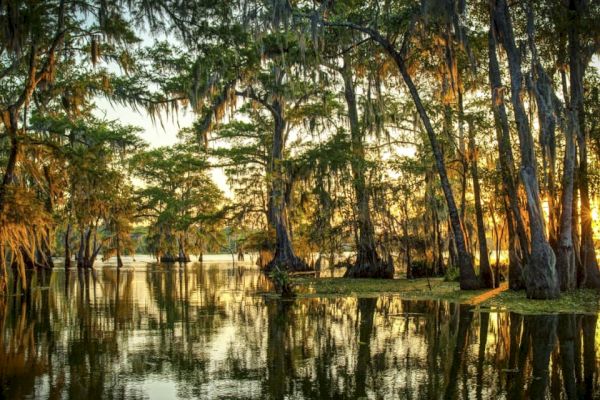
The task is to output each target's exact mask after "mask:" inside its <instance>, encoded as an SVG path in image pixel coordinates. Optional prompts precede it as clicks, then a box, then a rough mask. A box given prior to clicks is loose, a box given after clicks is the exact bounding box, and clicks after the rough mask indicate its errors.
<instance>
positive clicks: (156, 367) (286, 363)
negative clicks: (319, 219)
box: [0, 259, 600, 400]
mask: <svg viewBox="0 0 600 400" xmlns="http://www.w3.org/2000/svg"><path fill="white" fill-rule="evenodd" d="M33 286H34V289H33V290H32V291H31V295H30V296H28V297H10V298H8V300H7V301H6V302H5V304H3V305H2V307H3V310H0V317H1V318H0V398H5V399H11V400H18V399H29V398H34V399H171V398H181V399H191V398H201V399H269V398H271V399H283V398H290V399H303V398H307V399H314V398H317V399H319V398H322V399H329V398H340V399H341V398H343V399H346V398H373V399H393V398H401V399H404V398H406V399H437V398H450V399H464V398H469V399H489V398H493V399H518V398H544V397H547V398H594V397H597V396H599V395H600V384H599V382H598V371H599V368H600V365H599V359H598V357H597V355H598V351H597V347H598V344H600V338H599V339H596V332H597V330H596V326H597V316H596V315H558V316H557V315H519V314H514V313H506V312H483V311H482V312H480V311H479V310H477V309H476V308H473V307H470V306H465V305H457V304H453V303H447V302H439V301H408V300H403V299H402V298H400V297H398V296H382V297H380V298H355V297H342V298H332V297H329V298H320V299H319V298H304V299H296V300H295V301H280V300H277V299H274V298H272V297H271V296H264V295H263V293H264V292H267V291H270V290H271V287H270V283H269V281H268V280H267V279H266V278H265V277H264V275H262V274H261V273H260V272H259V271H258V270H257V269H256V268H255V267H253V266H251V264H250V263H249V262H248V263H240V264H238V265H236V266H235V267H234V266H232V264H231V262H229V261H225V259H223V260H221V261H219V262H210V261H209V262H205V263H204V264H202V265H201V264H198V263H190V264H188V265H187V266H185V267H179V266H166V265H153V264H148V265H147V264H146V263H144V262H139V261H138V262H137V263H133V262H128V263H126V268H124V269H123V270H121V271H119V272H118V271H117V270H116V269H115V268H114V266H111V265H105V266H99V267H98V268H97V269H96V270H95V272H93V273H92V272H87V273H83V272H82V273H78V271H77V270H72V271H71V272H70V273H68V274H66V273H65V272H64V270H63V269H62V268H60V267H58V268H56V269H55V270H54V271H53V272H45V273H42V272H38V273H37V274H36V275H35V276H34V277H33Z"/></svg>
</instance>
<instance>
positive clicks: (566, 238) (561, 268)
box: [556, 106, 577, 290]
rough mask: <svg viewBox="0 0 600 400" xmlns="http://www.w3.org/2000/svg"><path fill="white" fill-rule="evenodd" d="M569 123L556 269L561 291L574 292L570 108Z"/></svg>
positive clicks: (573, 125) (572, 124) (572, 121)
mask: <svg viewBox="0 0 600 400" xmlns="http://www.w3.org/2000/svg"><path fill="white" fill-rule="evenodd" d="M568 118H569V123H568V127H567V130H566V132H565V141H566V148H565V158H564V162H563V178H562V198H561V215H560V230H559V237H558V243H557V246H556V268H557V270H558V275H559V277H560V288H561V290H572V289H575V287H576V286H577V268H576V264H575V252H574V248H573V205H574V201H573V185H574V177H575V157H576V151H575V140H574V136H575V135H574V131H575V130H576V129H577V128H576V118H577V117H576V116H575V112H574V110H573V109H572V107H571V106H569V116H568Z"/></svg>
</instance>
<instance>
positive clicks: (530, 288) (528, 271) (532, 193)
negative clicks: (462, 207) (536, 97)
mask: <svg viewBox="0 0 600 400" xmlns="http://www.w3.org/2000/svg"><path fill="white" fill-rule="evenodd" d="M490 7H491V9H490V14H491V24H492V25H491V26H492V27H493V28H494V29H495V33H497V35H498V37H499V38H500V41H501V43H502V45H503V47H504V49H505V50H506V55H507V58H508V69H509V72H510V80H511V88H510V89H511V100H512V105H513V109H514V113H515V120H516V125H517V132H518V134H519V149H520V153H521V170H520V176H521V181H522V182H523V187H524V188H525V192H526V196H527V202H526V204H527V213H528V216H529V231H530V234H531V254H530V258H529V262H528V263H527V265H526V266H525V284H526V290H527V297H529V298H533V299H552V298H557V297H558V296H559V295H560V290H559V279H558V274H557V272H556V257H555V255H554V251H553V250H552V248H551V247H550V244H549V243H548V239H547V237H546V232H545V226H544V218H543V213H542V207H541V201H540V194H539V184H538V179H537V173H536V165H535V154H534V143H533V136H532V134H531V129H530V126H529V119H528V117H527V113H526V111H525V107H524V105H523V95H522V92H523V74H522V72H521V56H520V53H519V50H518V49H517V46H516V44H515V37H514V32H513V28H512V22H511V17H510V12H509V9H508V4H507V3H506V1H505V0H492V1H490Z"/></svg>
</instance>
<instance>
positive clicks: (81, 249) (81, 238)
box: [77, 229, 85, 268]
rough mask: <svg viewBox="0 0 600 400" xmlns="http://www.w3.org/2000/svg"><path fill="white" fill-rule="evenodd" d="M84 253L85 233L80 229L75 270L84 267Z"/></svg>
mask: <svg viewBox="0 0 600 400" xmlns="http://www.w3.org/2000/svg"><path fill="white" fill-rule="evenodd" d="M84 252H85V233H84V230H83V229H81V230H80V231H79V251H78V252H77V268H83V267H84V261H83V257H84Z"/></svg>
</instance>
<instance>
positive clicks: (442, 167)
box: [392, 52, 480, 290]
mask: <svg viewBox="0 0 600 400" xmlns="http://www.w3.org/2000/svg"><path fill="white" fill-rule="evenodd" d="M392 55H393V56H394V60H395V61H396V64H397V65H398V69H399V70H400V74H401V75H402V78H403V80H404V83H405V84H406V86H407V87H408V90H409V92H410V94H411V97H412V99H413V102H414V103H415V106H416V107H417V111H418V113H419V116H420V117H421V121H422V122H423V125H424V126H425V131H426V132H427V136H428V137H429V142H430V144H431V150H432V152H433V156H434V158H435V166H436V169H437V172H438V174H439V176H440V181H441V185H442V190H443V192H444V197H445V198H446V205H447V207H448V214H449V215H450V224H451V227H452V232H453V234H454V244H455V245H456V250H457V253H458V254H457V256H458V268H459V270H460V288H461V289H463V290H472V289H478V288H479V286H480V285H479V280H478V279H477V276H476V275H475V269H474V268H473V260H472V258H471V255H470V254H469V252H468V250H467V246H466V241H465V234H464V231H463V226H462V223H461V220H460V215H459V212H458V208H457V207H456V202H455V200H454V193H453V192H452V185H451V184H450V179H449V178H448V173H447V171H446V164H445V162H444V155H443V154H442V149H441V147H440V145H439V143H438V140H437V137H436V134H435V131H434V129H433V126H432V125H431V121H430V119H429V116H428V115H427V111H426V110H425V107H424V106H423V103H422V101H421V97H420V96H419V93H418V91H417V88H416V87H415V84H414V82H413V80H412V78H411V76H410V74H409V73H408V70H407V69H406V65H405V64H404V60H403V59H402V56H401V55H400V54H399V53H397V52H394V53H392Z"/></svg>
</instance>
